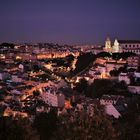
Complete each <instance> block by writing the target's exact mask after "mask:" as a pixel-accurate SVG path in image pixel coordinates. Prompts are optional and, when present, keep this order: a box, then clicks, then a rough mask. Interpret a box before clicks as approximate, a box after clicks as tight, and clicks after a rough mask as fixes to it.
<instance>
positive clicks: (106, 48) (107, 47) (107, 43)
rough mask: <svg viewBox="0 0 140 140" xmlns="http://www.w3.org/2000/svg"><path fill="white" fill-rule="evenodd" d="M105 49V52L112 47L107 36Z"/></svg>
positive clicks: (109, 50)
mask: <svg viewBox="0 0 140 140" xmlns="http://www.w3.org/2000/svg"><path fill="white" fill-rule="evenodd" d="M105 51H106V52H111V51H112V48H111V40H110V38H109V37H107V39H106V41H105Z"/></svg>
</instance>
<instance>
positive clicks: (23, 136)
mask: <svg viewBox="0 0 140 140" xmlns="http://www.w3.org/2000/svg"><path fill="white" fill-rule="evenodd" d="M0 140H39V137H38V135H37V133H36V131H35V130H34V129H33V128H32V127H31V124H30V122H29V120H27V119H21V118H18V119H17V120H13V119H12V117H0Z"/></svg>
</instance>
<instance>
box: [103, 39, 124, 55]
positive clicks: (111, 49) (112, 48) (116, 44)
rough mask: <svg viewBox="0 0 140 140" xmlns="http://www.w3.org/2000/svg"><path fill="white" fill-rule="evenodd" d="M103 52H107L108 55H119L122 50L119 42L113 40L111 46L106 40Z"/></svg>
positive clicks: (109, 41) (108, 40)
mask: <svg viewBox="0 0 140 140" xmlns="http://www.w3.org/2000/svg"><path fill="white" fill-rule="evenodd" d="M104 51H106V52H109V53H121V52H122V48H121V46H120V45H119V42H118V41H117V39H115V41H114V45H113V46H111V40H110V39H109V38H107V40H106V41H105V48H104Z"/></svg>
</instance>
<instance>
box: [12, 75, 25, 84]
mask: <svg viewBox="0 0 140 140" xmlns="http://www.w3.org/2000/svg"><path fill="white" fill-rule="evenodd" d="M11 80H12V81H13V82H15V83H21V82H23V79H22V78H20V77H18V76H17V75H12V77H11Z"/></svg>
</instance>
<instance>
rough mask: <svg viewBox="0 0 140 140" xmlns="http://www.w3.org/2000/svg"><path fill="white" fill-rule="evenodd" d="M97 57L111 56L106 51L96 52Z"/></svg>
mask: <svg viewBox="0 0 140 140" xmlns="http://www.w3.org/2000/svg"><path fill="white" fill-rule="evenodd" d="M97 57H103V58H105V57H111V54H110V53H108V52H100V53H98V54H97Z"/></svg>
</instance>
